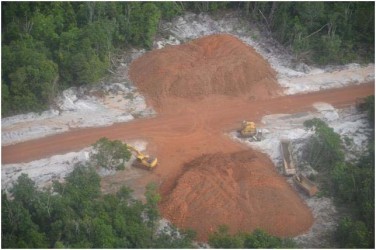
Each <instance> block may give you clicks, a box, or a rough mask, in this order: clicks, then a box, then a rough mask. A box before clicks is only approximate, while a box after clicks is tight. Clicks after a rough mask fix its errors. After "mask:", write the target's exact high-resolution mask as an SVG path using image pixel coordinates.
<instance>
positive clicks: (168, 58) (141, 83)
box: [129, 35, 280, 107]
mask: <svg viewBox="0 0 376 250" xmlns="http://www.w3.org/2000/svg"><path fill="white" fill-rule="evenodd" d="M129 74H130V77H131V79H132V80H133V81H134V82H135V84H136V85H137V87H138V88H139V89H140V91H141V92H142V93H143V94H144V95H146V96H147V97H148V98H149V99H151V100H152V102H153V105H154V106H158V107H159V106H161V102H163V100H165V99H166V98H168V97H182V98H188V99H200V98H202V97H204V96H208V95H210V94H219V95H226V96H239V95H248V96H249V97H250V98H251V99H264V98H267V97H270V96H274V95H276V94H277V93H279V90H280V88H279V85H278V84H277V82H276V80H275V72H274V70H273V69H272V68H271V67H270V66H269V64H268V63H267V62H266V61H265V60H264V59H263V58H262V57H261V56H260V55H259V54H257V53H256V51H255V50H254V49H253V48H251V47H249V46H247V45H246V44H244V43H243V42H242V41H241V40H239V39H238V38H235V37H233V36H230V35H211V36H206V37H203V38H201V39H197V40H194V41H192V42H189V43H187V44H184V45H179V46H169V47H166V48H164V49H161V50H154V51H152V52H149V53H147V54H145V55H144V56H142V57H140V58H139V59H137V60H136V61H134V62H133V63H132V65H131V68H130V71H129Z"/></svg>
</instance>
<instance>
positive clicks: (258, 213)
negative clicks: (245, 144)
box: [160, 150, 313, 240]
mask: <svg viewBox="0 0 376 250" xmlns="http://www.w3.org/2000/svg"><path fill="white" fill-rule="evenodd" d="M160 208H161V210H162V214H163V215H164V217H166V218H168V219H169V220H171V221H172V222H173V223H174V224H175V225H177V226H178V227H182V228H192V229H194V230H196V231H197V233H198V239H199V240H206V238H207V236H208V233H210V232H212V231H213V230H216V229H217V226H219V225H221V224H227V225H228V226H229V228H230V230H231V232H232V233H236V232H237V231H238V230H240V231H252V230H254V229H256V228H261V229H264V230H266V231H267V232H269V233H271V234H273V235H277V236H282V237H283V236H296V235H298V234H300V233H303V232H304V231H306V230H308V229H309V227H310V226H311V225H312V223H313V217H312V214H311V212H310V210H309V209H308V207H307V206H306V205H305V204H304V203H303V202H302V200H301V199H300V198H299V196H298V195H297V194H296V192H295V191H294V190H293V189H292V188H291V186H289V184H288V183H286V181H285V180H284V179H283V178H282V177H281V176H279V175H278V173H277V172H276V171H275V169H274V168H273V167H272V164H271V163H270V160H269V159H268V158H267V157H266V156H265V155H263V154H261V153H258V152H253V151H251V150H247V151H240V152H235V153H230V154H222V153H217V154H209V155H203V156H201V157H199V158H196V159H195V160H193V161H191V162H189V163H187V164H186V165H185V166H184V172H183V173H182V174H181V176H180V177H179V178H178V179H177V181H176V183H175V187H174V188H173V190H172V192H171V193H170V194H169V195H167V196H166V197H164V199H163V201H162V203H161V205H160Z"/></svg>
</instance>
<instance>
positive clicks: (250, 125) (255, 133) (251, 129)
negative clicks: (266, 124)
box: [239, 121, 262, 141]
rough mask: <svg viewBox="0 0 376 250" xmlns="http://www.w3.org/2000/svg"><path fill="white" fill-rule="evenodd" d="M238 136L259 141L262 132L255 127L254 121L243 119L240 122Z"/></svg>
mask: <svg viewBox="0 0 376 250" xmlns="http://www.w3.org/2000/svg"><path fill="white" fill-rule="evenodd" d="M239 134H240V137H243V138H248V137H250V138H251V139H253V140H255V141H261V138H262V133H261V131H259V130H258V129H257V128H256V124H255V123H254V122H249V121H243V122H242V124H241V128H240V130H239Z"/></svg>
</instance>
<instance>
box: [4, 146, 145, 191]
mask: <svg viewBox="0 0 376 250" xmlns="http://www.w3.org/2000/svg"><path fill="white" fill-rule="evenodd" d="M126 143H129V144H130V145H132V146H134V147H136V148H137V149H138V150H140V151H145V149H146V146H147V142H146V141H142V140H132V141H129V142H126ZM92 152H93V148H92V147H87V148H84V149H82V150H80V151H78V152H70V153H67V154H63V155H54V156H51V157H48V158H45V159H41V160H36V161H31V162H28V163H16V164H4V165H2V166H1V188H2V189H5V190H9V189H10V188H11V187H12V186H13V183H14V182H15V181H16V180H17V178H18V177H19V176H20V175H21V174H22V173H25V174H28V175H29V177H30V179H31V180H33V181H34V182H35V184H36V185H37V187H39V188H45V187H49V186H50V185H51V184H52V181H53V180H57V181H64V178H65V177H66V176H67V175H68V174H69V173H71V172H72V171H73V169H74V165H75V164H76V163H86V162H87V161H88V160H89V159H90V154H91V153H92ZM134 160H135V156H134V155H132V157H131V158H130V159H129V161H128V162H127V163H126V164H125V168H126V169H125V170H124V171H131V168H130V166H131V164H132V162H133V161H134ZM98 173H99V175H101V176H107V175H112V174H114V171H111V170H106V169H99V170H98Z"/></svg>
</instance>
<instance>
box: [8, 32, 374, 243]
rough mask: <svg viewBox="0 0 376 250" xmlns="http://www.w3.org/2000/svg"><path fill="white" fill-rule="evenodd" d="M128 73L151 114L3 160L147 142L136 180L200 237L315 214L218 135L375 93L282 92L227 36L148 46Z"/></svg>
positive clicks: (46, 142)
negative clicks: (143, 167) (151, 163)
mask: <svg viewBox="0 0 376 250" xmlns="http://www.w3.org/2000/svg"><path fill="white" fill-rule="evenodd" d="M130 76H131V78H132V80H133V81H134V83H135V84H136V86H137V87H138V88H139V89H140V91H141V92H142V93H143V94H144V95H145V96H146V97H147V100H148V101H149V103H150V104H151V105H152V106H153V107H155V109H156V110H157V112H158V116H157V117H155V118H149V119H140V120H136V121H131V122H129V123H126V124H116V125H114V126H111V127H102V128H90V129H77V130H73V131H71V132H68V133H64V134H59V135H54V136H50V137H45V138H42V139H38V140H33V141H27V142H24V143H19V144H15V145H11V146H6V147H2V163H3V164H4V163H16V162H27V161H31V160H35V159H40V158H43V157H46V156H51V155H55V154H59V153H65V152H71V151H74V150H78V149H81V148H83V147H86V146H88V145H90V144H92V143H94V142H95V141H96V140H97V139H99V138H100V137H103V136H105V137H108V138H110V139H122V140H130V139H136V138H142V139H146V140H147V141H149V145H150V146H149V148H148V151H149V152H150V154H153V155H156V156H158V158H159V162H160V165H159V166H158V168H157V169H156V170H155V171H154V172H152V173H150V174H148V175H145V176H144V177H142V178H141V179H140V180H138V185H145V184H146V183H147V182H149V181H156V182H158V183H160V184H161V188H160V191H161V193H162V197H163V200H162V202H161V205H160V207H161V210H162V213H163V215H164V216H165V217H167V218H168V219H170V220H171V221H172V222H174V223H176V224H177V225H178V226H182V227H191V228H193V229H195V230H197V231H198V237H199V239H203V240H205V239H206V237H207V234H208V233H209V232H210V231H211V230H213V229H216V226H217V225H220V224H224V223H225V224H229V226H230V229H231V231H232V232H236V231H237V230H251V229H254V228H256V227H260V228H263V229H265V230H267V231H268V232H270V233H272V234H274V235H278V236H295V235H298V234H301V233H303V232H304V231H306V230H308V229H309V227H310V226H311V225H312V222H313V217H312V215H311V212H310V210H309V209H308V207H307V206H306V205H305V204H304V203H303V201H302V200H301V199H300V198H299V196H298V195H297V194H296V193H295V191H294V190H293V189H292V188H291V187H290V186H289V185H288V184H287V183H286V181H285V180H284V179H283V178H282V177H281V176H279V175H278V174H277V172H276V171H275V168H274V166H273V164H272V162H271V161H270V160H269V158H268V157H267V156H266V155H264V154H262V153H259V152H255V151H252V150H250V149H249V148H246V147H245V146H242V145H241V144H239V143H236V142H233V141H232V140H230V138H228V137H227V136H225V135H224V132H226V131H230V130H233V129H235V128H237V127H238V126H239V125H240V121H241V120H244V119H247V120H253V121H256V122H257V121H259V120H260V118H261V117H262V116H264V115H266V114H272V113H294V112H301V111H307V110H311V109H312V104H313V103H315V102H318V101H320V102H327V103H331V104H332V105H334V106H336V107H338V106H342V105H346V104H349V103H353V102H354V101H355V99H356V98H357V97H363V96H367V95H370V94H373V93H374V84H373V83H369V84H363V85H360V86H352V87H346V88H342V89H334V90H328V91H322V92H316V93H311V94H304V95H295V96H278V94H279V93H281V89H280V87H279V85H278V84H277V82H276V79H275V73H274V71H273V70H272V69H271V68H270V66H269V65H268V63H267V62H266V61H265V60H264V59H263V58H262V57H261V56H259V55H258V54H257V53H256V52H255V51H254V50H253V49H252V48H250V47H248V46H246V45H245V44H243V43H242V42H241V41H240V40H238V39H236V38H234V37H231V36H228V35H215V36H208V37H205V38H202V39H198V40H195V41H192V42H190V43H188V44H185V45H181V46H175V47H167V48H165V49H162V50H157V51H152V52H149V53H147V54H145V55H144V56H142V57H141V58H139V59H137V60H136V61H135V62H134V63H133V64H132V66H131V71H130Z"/></svg>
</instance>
